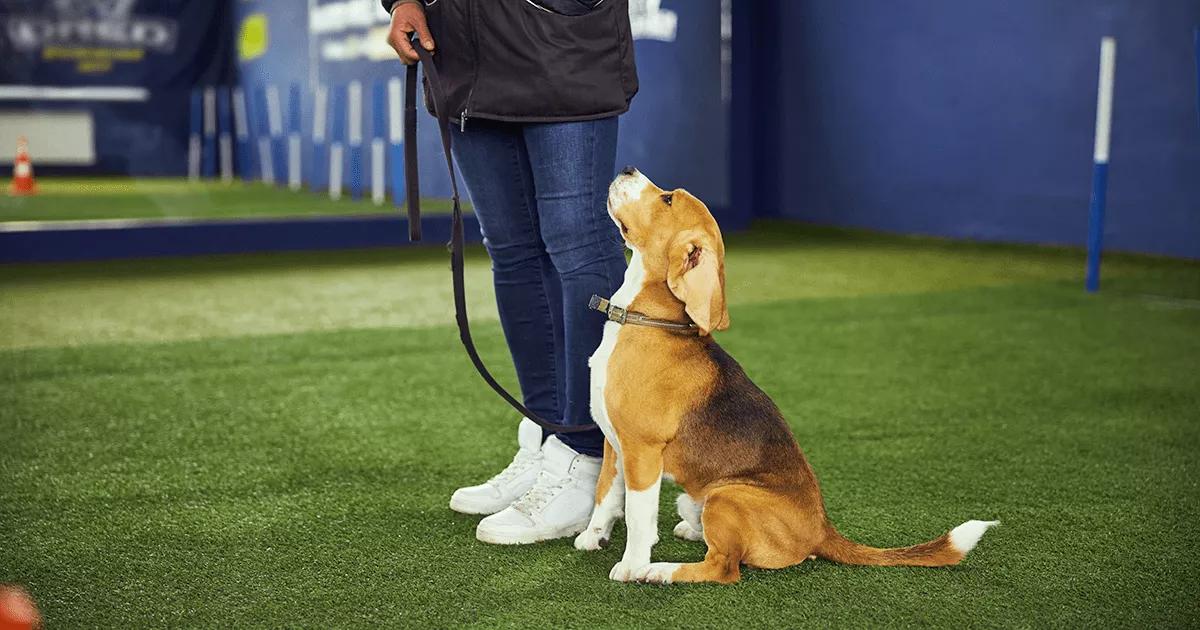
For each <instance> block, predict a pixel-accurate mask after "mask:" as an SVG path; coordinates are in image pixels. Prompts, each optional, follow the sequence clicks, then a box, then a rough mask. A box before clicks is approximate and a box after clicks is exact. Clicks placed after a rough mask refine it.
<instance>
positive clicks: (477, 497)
mask: <svg viewBox="0 0 1200 630" xmlns="http://www.w3.org/2000/svg"><path fill="white" fill-rule="evenodd" d="M517 446H518V447H519V448H518V449H517V454H516V455H515V456H513V460H512V461H511V462H509V464H508V466H507V467H506V468H505V469H504V470H502V471H500V473H499V474H497V475H496V476H495V477H492V478H491V479H488V480H487V481H486V482H485V483H482V484H480V485H478V486H471V487H469V488H459V489H458V490H455V491H454V494H453V495H452V496H451V497H450V509H451V510H454V511H455V512H462V513H463V514H495V513H496V512H499V511H500V510H503V509H504V508H506V507H508V506H509V504H511V503H512V502H513V501H516V500H517V499H518V498H520V497H521V495H523V494H525V493H526V492H527V491H528V490H529V489H530V488H531V487H533V481H534V479H536V478H537V475H538V471H539V470H541V469H542V428H541V427H539V426H538V425H536V424H534V422H533V420H530V419H529V418H523V419H522V420H521V424H520V425H518V426H517Z"/></svg>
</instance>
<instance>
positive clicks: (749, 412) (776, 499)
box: [575, 169, 994, 583]
mask: <svg viewBox="0 0 1200 630" xmlns="http://www.w3.org/2000/svg"><path fill="white" fill-rule="evenodd" d="M608 210H609V214H610V215H611V216H612V218H613V220H614V221H615V222H616V223H617V226H618V227H619V228H620V230H621V234H622V236H623V237H624V238H625V242H626V244H627V245H628V246H629V248H630V249H631V250H633V259H632V261H631V263H630V265H629V268H628V271H627V272H626V274H625V282H624V284H623V285H622V286H621V288H620V290H618V291H617V293H616V295H614V296H612V300H611V301H612V302H613V303H614V304H616V305H617V306H622V307H626V308H629V309H631V310H635V311H639V312H642V313H645V314H647V315H649V316H651V317H657V318H661V319H666V320H672V321H677V322H687V321H691V322H693V323H695V324H696V326H697V327H699V332H700V334H699V335H686V334H681V333H679V332H677V331H671V330H664V329H660V328H651V327H646V326H633V325H625V326H622V325H620V324H617V323H615V322H608V323H606V324H605V328H604V338H603V341H602V342H601V343H600V347H599V348H598V349H597V350H596V352H595V354H593V355H592V358H591V362H590V363H591V391H592V417H593V419H594V420H595V421H596V423H597V424H598V425H599V426H600V428H601V429H602V430H603V431H604V435H605V437H606V438H607V439H606V442H605V447H604V463H603V465H602V467H601V472H600V479H599V482H598V483H597V485H596V505H595V511H594V512H593V513H592V518H591V522H590V523H589V524H588V528H587V529H586V530H584V531H583V533H581V534H580V535H579V536H578V538H576V539H575V546H576V547H577V548H579V549H599V548H600V547H601V546H602V545H604V544H606V543H607V540H608V537H609V534H610V532H611V531H612V527H613V524H614V523H615V521H616V520H617V519H618V518H620V516H621V514H622V509H624V515H625V523H626V529H627V530H628V542H627V543H626V546H625V554H624V556H623V557H622V558H621V561H620V562H618V563H617V564H616V566H614V567H613V568H612V571H611V572H610V573H609V577H610V578H612V579H614V580H619V581H635V580H636V581H644V582H660V583H671V582H722V583H729V582H736V581H737V580H738V578H739V576H740V570H741V569H740V567H741V565H747V566H752V567H761V568H769V569H773V568H782V567H787V566H791V565H794V564H798V563H800V562H803V561H804V560H805V559H808V558H812V557H821V558H826V559H829V560H832V561H835V562H841V563H847V564H864V565H916V566H942V565H949V564H955V563H957V562H959V561H960V560H962V559H963V557H964V556H966V554H967V552H968V551H970V550H971V549H972V548H973V547H974V546H975V544H976V543H977V542H978V541H979V538H980V537H981V536H982V535H983V533H984V531H985V530H986V529H987V528H988V527H989V526H991V525H993V524H994V522H984V521H968V522H966V523H964V524H962V525H959V526H958V527H956V528H954V529H953V530H951V531H950V532H949V533H947V534H945V535H942V536H941V537H939V538H937V539H934V540H932V541H930V542H926V543H922V544H919V545H914V546H911V547H902V548H896V549H876V548H874V547H867V546H864V545H860V544H857V543H855V542H852V541H850V540H847V539H846V538H845V537H843V536H842V535H841V534H839V533H838V531H837V530H836V529H834V527H833V525H832V524H831V523H830V522H829V519H828V518H827V517H826V514H825V506H824V502H823V500H822V498H821V491H820V488H819V487H818V484H817V478H816V475H815V474H814V473H813V470H812V468H811V467H810V466H809V464H808V461H807V460H806V459H805V458H804V455H803V454H802V453H801V452H800V447H799V446H798V445H797V443H796V439H795V438H794V437H793V436H792V432H791V430H790V429H789V428H788V425H787V423H786V422H785V421H784V419H783V416H782V415H781V414H780V412H779V409H778V408H777V407H776V406H775V404H774V403H773V402H772V401H771V399H770V398H768V397H767V395H766V394H765V393H763V392H762V390H760V389H759V388H758V387H757V386H755V385H754V383H752V382H751V381H750V379H749V378H748V377H747V376H746V374H745V372H743V371H742V368H741V366H739V365H738V364H737V362H736V361H734V360H733V358H731V357H730V356H729V355H728V354H726V353H725V351H724V350H722V349H721V347H720V346H719V345H717V343H716V342H715V341H714V340H713V338H712V336H711V335H710V334H709V333H710V332H711V331H713V330H723V329H725V328H727V327H728V326H729V313H728V311H727V310H726V307H725V271H724V260H725V245H724V243H723V241H722V239H721V232H720V229H719V228H718V227H717V223H716V221H715V220H714V219H713V217H712V215H711V214H710V213H709V211H708V208H706V207H705V206H704V204H703V203H701V202H700V201H699V200H698V199H696V198H695V197H693V196H692V195H691V194H689V193H688V192H687V191H684V190H675V191H664V190H662V189H661V188H659V187H658V186H655V185H654V184H653V183H652V182H651V181H650V180H649V179H647V178H646V177H645V176H643V175H642V174H641V173H639V172H637V171H636V170H632V169H627V170H626V171H624V172H623V173H622V174H621V175H619V176H618V177H617V178H616V180H614V181H613V183H612V186H611V187H610V189H609V198H608ZM664 476H666V477H667V478H668V479H672V478H673V479H674V481H675V482H676V483H678V484H679V485H681V486H682V487H683V489H684V491H685V492H684V494H681V495H680V496H679V501H678V508H679V516H680V518H681V520H680V522H679V524H678V525H676V526H675V535H676V536H679V537H681V538H685V539H688V540H701V539H703V540H704V542H705V543H706V544H707V545H708V552H707V554H706V555H705V556H704V560H703V561H702V562H691V563H684V564H679V563H673V562H655V563H651V562H650V551H651V548H652V547H653V546H654V544H655V543H656V542H657V541H658V523H657V520H658V505H659V489H660V487H661V484H662V479H663V477H664Z"/></svg>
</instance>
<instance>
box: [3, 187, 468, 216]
mask: <svg viewBox="0 0 1200 630" xmlns="http://www.w3.org/2000/svg"><path fill="white" fill-rule="evenodd" d="M7 190H8V183H7V182H6V181H5V182H0V222H7V221H75V220H96V219H250V218H272V217H300V216H321V215H338V216H341V215H364V214H382V213H395V212H397V210H396V209H395V208H393V207H392V204H391V202H390V200H389V201H388V202H387V203H385V204H384V205H383V206H376V205H375V204H373V203H371V201H370V199H369V198H368V199H364V200H360V201H353V200H351V199H350V198H349V193H348V192H347V193H346V194H345V196H344V197H343V198H342V199H341V200H339V201H333V200H331V199H329V196H328V195H327V194H324V193H310V192H291V191H289V190H287V189H286V188H282V187H271V186H267V185H264V184H261V183H257V182H255V183H244V182H240V181H238V182H234V183H231V184H223V183H220V182H211V181H208V182H189V181H188V180H186V179H173V178H149V179H104V178H44V177H43V178H39V179H38V194H37V195H35V196H32V197H10V196H8V195H7V194H5V191H7ZM421 208H422V210H425V211H426V212H429V213H431V214H432V213H445V212H449V211H450V206H449V203H448V202H447V201H446V200H444V199H428V200H422V204H421Z"/></svg>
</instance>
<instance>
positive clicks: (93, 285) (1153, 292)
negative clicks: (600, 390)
mask: <svg viewBox="0 0 1200 630" xmlns="http://www.w3.org/2000/svg"><path fill="white" fill-rule="evenodd" d="M443 256H444V251H442V250H440V249H430V250H410V251H406V252H351V253H336V254H328V253H314V254H288V255H281V256H245V257H221V258H204V259H190V260H181V261H141V262H123V263H105V264H96V265H52V266H7V267H0V333H2V334H0V342H2V343H3V344H4V345H3V349H0V433H2V435H3V447H2V448H0V582H3V581H9V582H18V583H22V584H24V585H25V586H26V587H27V588H28V589H29V590H30V591H31V592H32V593H33V595H34V596H35V598H36V599H37V600H38V602H39V603H40V605H41V607H42V610H43V613H44V615H45V617H46V619H47V622H48V626H49V627H145V626H154V627H181V626H206V627H239V628H240V627H258V626H264V627H265V626H270V627H290V626H308V627H346V626H361V627H379V626H384V627H388V626H419V627H428V626H432V627H464V626H465V627H472V626H473V627H492V626H511V627H617V626H635V625H636V626H644V627H718V628H721V627H771V628H781V627H798V626H815V627H830V626H834V627H868V626H912V625H935V626H941V627H955V628H957V627H989V626H1006V627H1009V626H1021V627H1064V626H1071V627H1081V626H1092V627H1094V626H1104V627H1109V626H1123V627H1147V626H1168V627H1187V626H1193V627H1194V626H1195V625H1197V623H1200V553H1198V551H1200V528H1197V527H1196V523H1197V522H1200V493H1198V490H1200V488H1198V484H1200V475H1198V473H1200V470H1198V466H1197V463H1198V461H1200V456H1198V455H1197V450H1198V449H1200V425H1198V422H1200V265H1197V264H1196V263H1194V262H1191V263H1188V262H1180V261H1170V260H1162V259H1150V258H1139V257H1121V256H1117V257H1110V259H1109V260H1108V261H1106V274H1107V275H1106V282H1105V287H1104V290H1103V291H1102V292H1101V293H1100V294H1099V295H1086V294H1084V293H1083V291H1082V289H1081V278H1080V275H1081V273H1080V272H1081V269H1082V257H1081V254H1080V253H1079V252H1075V251H1069V250H1050V249H1039V248H1029V247H1004V246H985V245H973V244H961V243H946V242H940V241H932V240H923V239H903V238H891V237H878V236H871V235H862V234H855V233H846V232H839V231H828V230H813V229H809V228H799V227H793V226H787V225H782V224H766V225H764V226H761V227H759V228H758V229H756V230H755V231H754V232H752V233H750V234H746V235H740V236H734V237H731V238H729V239H728V260H727V269H728V274H729V282H728V290H729V297H730V300H731V304H732V307H731V309H730V310H731V315H732V322H733V326H732V327H731V329H730V330H729V331H728V332H725V333H721V334H720V335H719V336H718V339H719V340H720V341H721V343H722V344H723V345H724V346H725V347H726V348H727V349H728V350H729V351H730V352H731V353H732V354H733V355H734V356H735V357H737V358H738V359H739V361H740V362H741V363H742V364H743V366H744V367H745V368H746V370H747V372H748V373H749V375H750V376H751V377H752V378H753V379H754V380H755V381H756V382H757V383H758V384H759V385H760V386H761V387H762V388H763V389H764V390H766V391H767V392H768V393H769V394H770V395H771V396H772V397H773V398H774V399H775V401H776V402H777V403H778V404H779V406H780V407H781V409H782V410H783V412H784V414H785V415H786V417H787V418H788V419H789V421H790V422H791V424H792V427H793V429H794V430H795V432H796V435H797V437H798V438H799V440H800V443H801V445H802V446H803V447H804V449H805V451H806V453H807V455H808V457H809V458H810V460H811V461H812V463H813V466H814V467H815V469H816V471H817V473H818V475H819V476H820V478H821V482H822V486H823V489H824V493H825V498H826V503H827V505H828V508H829V511H830V514H831V516H832V518H833V520H834V522H835V523H836V524H837V526H838V527H839V528H840V529H841V530H842V531H843V532H844V533H845V534H847V535H848V536H850V537H852V538H854V539H856V540H859V541H861V542H864V543H868V544H874V545H900V544H911V543H915V542H919V541H924V540H927V539H930V538H933V537H935V536H937V535H939V534H941V533H943V532H945V531H946V530H948V529H949V528H951V527H953V526H955V525H957V524H959V523H961V522H962V521H964V520H967V519H971V518H978V519H1000V520H1001V521H1003V524H1002V525H1001V526H1000V527H998V528H995V529H993V530H991V531H990V532H988V534H987V535H986V536H985V537H984V538H983V540H982V541H981V543H980V545H979V547H978V548H977V549H976V550H975V551H974V552H972V554H971V555H970V556H968V558H967V559H966V561H965V562H964V563H963V564H961V565H960V566H957V567H953V568H944V569H920V568H864V567H848V566H839V565H835V564H832V563H829V562H825V561H814V562H806V563H804V564H803V565H802V566H799V567H794V568H791V569H786V570H780V571H761V570H746V571H744V572H743V579H742V581H741V582H740V583H738V584H736V585H733V586H725V587H721V586H708V585H699V586H697V585H676V586H668V587H660V586H646V585H627V584H617V583H613V582H610V581H608V579H607V574H608V569H609V568H610V567H611V566H612V564H614V563H615V562H616V561H617V560H618V559H619V557H620V553H621V546H622V545H623V543H624V534H623V530H622V528H620V527H618V531H617V533H616V535H615V538H614V540H613V546H612V547H610V548H608V549H606V550H603V551H599V552H592V553H584V552H579V551H576V550H574V549H573V548H572V547H571V545H570V541H569V540H563V541H556V542H549V543H544V544H539V545H532V546H525V547H507V548H506V547H495V546H489V545H484V544H482V543H479V542H476V541H475V540H474V537H473V530H474V525H475V522H476V521H477V519H476V518H472V517H468V516H463V515H459V514H455V513H453V512H451V511H449V510H448V509H447V507H446V501H447V499H448V497H449V495H450V492H451V491H452V490H453V489H454V488H455V487H457V486H459V485H463V484H467V483H475V482H478V481H481V480H483V479H485V478H486V477H487V476H488V475H490V474H492V473H494V472H496V471H497V470H499V469H500V468H501V467H502V466H503V465H504V464H505V463H506V462H507V459H508V458H509V457H510V456H511V454H512V451H513V448H514V439H515V418H514V417H513V416H514V414H513V413H512V412H510V411H508V410H507V409H505V408H504V406H503V404H502V403H501V402H499V401H498V400H497V399H496V398H495V397H494V395H493V394H491V393H490V391H489V390H488V389H487V388H486V386H484V385H483V384H482V383H481V382H480V381H479V379H478V377H477V376H475V374H474V373H473V371H472V370H471V367H470V364H469V363H468V361H467V359H466V358H465V356H463V354H462V352H461V349H460V347H459V344H458V340H457V336H456V334H455V332H454V329H453V328H452V327H451V326H449V325H448V323H449V321H450V312H451V311H450V306H449V300H448V290H447V289H446V287H445V285H446V284H447V283H448V280H449V278H448V273H447V272H446V268H445V260H444V258H443ZM470 265H471V267H472V271H471V278H470V282H471V283H472V291H473V292H474V295H473V298H474V300H475V304H476V307H475V312H476V313H478V317H477V320H476V321H477V323H476V337H477V340H478V343H479V345H480V346H481V348H482V349H483V351H484V354H485V358H486V359H487V360H488V361H489V363H490V364H491V365H492V366H494V367H495V368H496V369H497V371H498V372H499V373H500V374H501V376H502V379H503V380H505V381H506V382H509V383H512V382H513V378H512V374H511V370H510V369H509V368H508V363H507V361H506V359H505V353H504V348H503V342H502V338H501V335H500V333H499V328H498V326H497V325H496V324H495V322H494V317H495V315H494V311H493V310H492V309H491V308H490V307H489V306H487V301H488V300H490V292H489V289H488V288H487V281H486V278H487V271H486V262H485V261H484V260H483V259H482V257H481V256H480V255H479V253H478V251H476V252H475V254H474V256H473V257H472V258H471V260H470ZM677 492H678V490H677V488H675V487H673V486H670V485H667V486H665V489H664V493H663V494H664V496H663V503H662V506H663V507H662V514H661V517H660V522H659V526H660V530H661V534H662V537H663V538H662V542H661V543H660V544H659V545H658V546H657V547H656V548H655V551H654V558H655V559H656V560H668V561H679V560H684V561H687V560H694V559H699V558H700V557H701V556H702V555H703V553H704V546H703V544H702V543H693V542H683V541H679V540H676V539H674V538H673V537H671V535H670V530H671V527H672V526H673V525H674V523H675V522H676V520H677V519H676V517H675V515H674V501H673V499H674V495H675V494H676V493H677Z"/></svg>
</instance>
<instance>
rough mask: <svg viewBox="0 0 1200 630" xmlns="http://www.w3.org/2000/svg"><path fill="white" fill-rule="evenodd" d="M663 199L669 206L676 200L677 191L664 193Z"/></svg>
mask: <svg viewBox="0 0 1200 630" xmlns="http://www.w3.org/2000/svg"><path fill="white" fill-rule="evenodd" d="M662 200H663V203H665V204H667V205H668V206H669V205H671V202H672V201H674V200H675V193H665V194H663V196H662Z"/></svg>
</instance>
